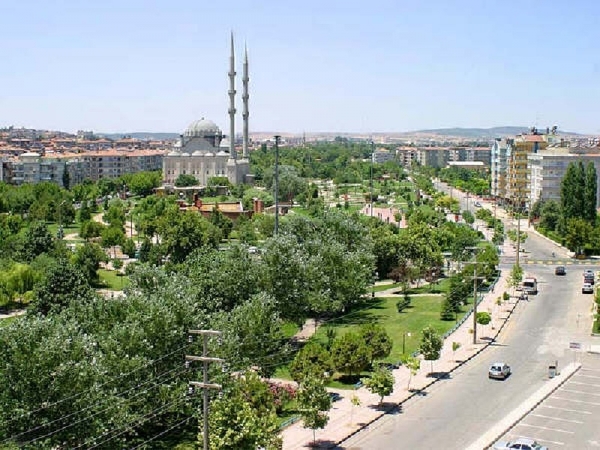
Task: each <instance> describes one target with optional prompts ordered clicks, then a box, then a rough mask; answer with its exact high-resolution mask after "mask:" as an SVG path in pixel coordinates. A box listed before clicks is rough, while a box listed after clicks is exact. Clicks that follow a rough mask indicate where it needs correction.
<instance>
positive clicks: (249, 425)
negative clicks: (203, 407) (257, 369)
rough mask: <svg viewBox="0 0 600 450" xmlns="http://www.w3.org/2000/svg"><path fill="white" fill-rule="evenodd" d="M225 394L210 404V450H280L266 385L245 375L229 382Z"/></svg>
mask: <svg viewBox="0 0 600 450" xmlns="http://www.w3.org/2000/svg"><path fill="white" fill-rule="evenodd" d="M226 392H227V393H226V395H225V396H223V397H222V398H217V399H215V400H213V401H212V402H211V404H210V415H209V432H210V448H211V449H214V450H222V449H223V450H237V449H257V448H265V449H266V450H279V449H281V438H280V437H279V436H278V432H279V420H278V418H277V415H276V413H275V407H274V398H273V395H272V394H271V392H270V391H269V388H268V386H267V384H266V383H264V382H263V381H261V380H260V379H259V378H258V376H257V375H256V374H255V373H253V372H245V373H244V374H243V375H242V376H240V377H239V378H233V382H232V383H231V384H230V386H228V388H227V390H226ZM199 439H200V440H201V439H202V438H201V437H200V436H199Z"/></svg>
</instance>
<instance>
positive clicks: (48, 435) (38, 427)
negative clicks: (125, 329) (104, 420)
mask: <svg viewBox="0 0 600 450" xmlns="http://www.w3.org/2000/svg"><path fill="white" fill-rule="evenodd" d="M176 370H179V371H180V373H182V372H183V371H184V369H181V368H176V369H171V370H169V371H167V372H164V373H163V374H161V375H159V376H157V377H155V378H154V379H152V380H149V381H146V382H144V383H140V384H138V385H137V386H134V387H132V388H130V389H128V390H126V391H124V392H122V393H120V394H117V396H120V395H123V394H126V393H127V392H130V391H132V390H134V389H137V388H139V387H141V386H143V385H145V384H149V383H151V382H153V381H155V380H158V378H160V377H162V376H163V375H166V374H168V373H171V372H174V371H176ZM177 375H179V374H175V375H172V376H170V377H168V378H167V379H171V378H174V377H176V376H177ZM159 386H162V383H157V382H154V387H152V388H149V389H148V388H147V389H144V390H142V391H140V392H138V393H137V394H135V395H133V396H132V397H129V398H127V399H126V400H131V399H133V398H135V397H138V396H139V395H142V394H145V393H148V392H149V391H150V390H152V389H154V388H155V387H159ZM99 403H100V402H97V403H95V404H93V405H90V406H88V407H86V408H84V409H82V410H77V411H75V412H73V413H71V414H68V415H66V416H63V417H59V418H58V419H55V420H53V421H51V422H48V423H45V424H42V425H39V426H37V427H35V428H31V429H29V430H27V431H23V432H22V433H19V434H17V435H15V436H11V437H10V438H8V439H6V440H5V441H3V442H6V441H8V440H10V439H16V438H19V437H21V436H24V435H26V434H28V433H32V432H34V431H37V430H40V429H42V428H46V427H47V426H49V425H52V424H54V423H57V422H62V421H64V420H66V419H69V418H71V417H73V416H76V415H78V414H81V413H83V412H85V411H88V410H90V409H92V408H94V407H95V406H96V405H98V404H99ZM116 406H119V405H116V404H113V405H110V406H108V407H106V408H104V409H102V410H100V411H96V412H95V413H93V414H91V415H89V416H87V417H84V418H82V419H79V420H76V421H74V422H71V423H69V424H68V425H65V426H64V427H62V428H59V429H56V430H54V431H51V432H50V433H46V434H45V435H43V436H41V437H38V438H34V439H32V440H29V441H27V442H26V444H30V443H33V442H36V441H38V440H40V439H45V438H47V437H50V436H52V435H54V434H56V433H59V432H61V431H64V430H67V429H69V428H71V427H72V426H74V425H78V424H80V423H82V422H85V421H86V420H89V419H91V418H93V417H96V416H98V415H99V414H102V413H103V412H106V411H108V410H110V409H112V408H115V407H116Z"/></svg>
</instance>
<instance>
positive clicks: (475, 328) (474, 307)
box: [473, 261, 477, 344]
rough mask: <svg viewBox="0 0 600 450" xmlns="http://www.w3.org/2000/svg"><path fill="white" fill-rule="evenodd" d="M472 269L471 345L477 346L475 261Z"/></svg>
mask: <svg viewBox="0 0 600 450" xmlns="http://www.w3.org/2000/svg"><path fill="white" fill-rule="evenodd" d="M473 267H474V268H473V344H477V261H475V265H474V266H473Z"/></svg>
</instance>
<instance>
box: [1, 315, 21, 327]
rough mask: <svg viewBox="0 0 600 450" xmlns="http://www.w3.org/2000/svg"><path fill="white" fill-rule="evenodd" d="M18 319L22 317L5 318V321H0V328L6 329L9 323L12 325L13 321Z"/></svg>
mask: <svg viewBox="0 0 600 450" xmlns="http://www.w3.org/2000/svg"><path fill="white" fill-rule="evenodd" d="M19 317H22V316H12V317H7V318H6V319H2V320H0V328H2V327H7V326H8V325H10V324H11V323H13V322H14V321H15V320H18V319H19Z"/></svg>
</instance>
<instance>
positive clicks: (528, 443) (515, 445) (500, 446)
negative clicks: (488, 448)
mask: <svg viewBox="0 0 600 450" xmlns="http://www.w3.org/2000/svg"><path fill="white" fill-rule="evenodd" d="M493 449H494V450H513V449H520V450H548V447H545V446H543V445H540V444H538V443H537V442H536V441H535V440H533V439H529V438H518V439H515V440H514V441H499V442H496V443H495V444H494V447H493Z"/></svg>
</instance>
